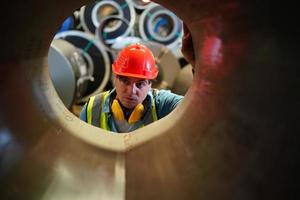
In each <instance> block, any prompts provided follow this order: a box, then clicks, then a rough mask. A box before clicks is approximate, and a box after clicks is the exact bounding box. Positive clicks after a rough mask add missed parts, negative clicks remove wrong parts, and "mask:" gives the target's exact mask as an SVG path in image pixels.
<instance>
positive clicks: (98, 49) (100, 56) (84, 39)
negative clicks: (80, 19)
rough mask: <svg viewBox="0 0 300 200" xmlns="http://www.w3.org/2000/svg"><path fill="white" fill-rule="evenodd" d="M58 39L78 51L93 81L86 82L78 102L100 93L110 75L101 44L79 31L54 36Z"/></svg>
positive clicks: (106, 55)
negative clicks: (66, 42)
mask: <svg viewBox="0 0 300 200" xmlns="http://www.w3.org/2000/svg"><path fill="white" fill-rule="evenodd" d="M58 38H61V39H64V40H66V41H68V42H70V43H72V44H73V45H74V46H76V47H77V48H78V49H79V50H80V52H81V54H82V55H83V57H84V59H85V62H86V63H87V66H88V67H87V69H88V71H89V74H92V76H93V81H92V80H89V81H88V86H87V89H86V91H85V92H84V93H83V94H82V95H81V96H82V98H81V99H79V101H86V100H87V98H88V97H90V96H91V95H94V94H96V93H99V92H101V91H102V90H103V89H104V87H105V86H106V84H107V82H108V80H109V77H110V74H111V67H110V60H109V57H108V54H107V52H106V51H105V49H104V47H103V46H102V45H101V43H100V42H98V41H97V40H95V39H94V38H93V37H91V36H90V35H89V34H87V33H84V32H80V31H66V32H62V33H59V34H57V35H56V36H55V39H58Z"/></svg>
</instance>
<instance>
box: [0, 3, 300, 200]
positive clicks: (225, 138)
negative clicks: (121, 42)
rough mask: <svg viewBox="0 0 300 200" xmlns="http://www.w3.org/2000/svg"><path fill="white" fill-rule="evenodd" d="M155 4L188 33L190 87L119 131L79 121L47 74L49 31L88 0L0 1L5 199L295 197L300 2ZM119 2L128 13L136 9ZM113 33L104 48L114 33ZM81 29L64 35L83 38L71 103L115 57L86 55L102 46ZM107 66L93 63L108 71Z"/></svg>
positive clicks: (0, 186)
mask: <svg viewBox="0 0 300 200" xmlns="http://www.w3.org/2000/svg"><path fill="white" fill-rule="evenodd" d="M100 2H101V1H100ZM110 2H114V3H115V2H117V1H110ZM155 2H157V3H159V4H161V5H163V6H164V7H165V8H167V9H169V10H171V11H172V12H173V13H175V14H176V16H178V17H179V18H180V19H181V20H182V21H183V22H184V23H185V24H186V26H187V27H188V28H189V30H190V32H191V36H192V39H193V40H192V42H191V44H190V45H189V47H190V48H193V49H192V52H193V53H194V55H195V63H194V65H193V69H194V74H193V79H192V83H191V85H190V87H189V89H188V90H187V91H186V93H185V97H184V99H183V101H182V103H181V104H180V105H178V107H176V110H174V112H171V113H170V114H169V115H168V116H166V117H165V118H163V119H161V120H159V121H157V122H154V123H152V124H150V125H148V126H145V127H144V128H142V129H138V130H136V131H133V132H131V133H124V134H112V133H111V132H108V131H105V130H102V129H99V128H97V127H93V126H90V125H89V124H87V123H84V122H82V121H81V120H80V119H79V118H78V117H77V116H76V115H74V114H73V113H72V112H70V110H69V109H68V108H67V107H68V105H71V103H69V104H68V103H65V104H64V103H63V101H62V100H61V99H60V98H59V96H58V92H56V90H55V88H54V84H53V83H54V82H55V81H52V80H51V77H50V74H49V71H50V70H49V67H48V66H49V65H48V63H49V56H48V55H49V47H50V46H51V47H50V51H52V50H53V49H52V47H53V48H56V47H55V46H56V44H54V43H52V42H53V38H54V37H55V36H56V35H58V34H62V35H61V37H64V36H63V34H64V33H67V31H61V32H59V33H58V31H59V29H60V26H61V24H62V23H63V22H64V20H65V19H66V18H68V17H69V16H70V15H72V13H73V12H74V11H75V10H76V9H77V11H79V13H78V12H77V14H80V12H83V11H84V10H85V9H84V10H83V9H81V8H82V6H84V5H95V1H92V0H51V1H42V0H27V1H21V0H15V1H2V2H1V12H0V16H1V19H2V20H1V25H2V27H3V29H2V30H1V37H0V41H1V48H0V89H1V94H0V199H1V200H2V199H3V200H11V199H13V200H15V199H16V200H19V199H29V200H35V199H42V200H69V199H72V200H82V199H84V200H85V199H87V200H99V199H101V200H110V199H113V200H125V199H128V200H141V199H142V200H153V199H162V200H182V199H192V200H194V199H205V200H269V199H271V200H275V199H276V200H277V199H280V200H295V199H300V197H299V196H300V195H299V185H300V183H299V180H300V177H299V167H300V165H299V158H300V142H299V141H300V140H299V131H297V130H299V126H298V124H299V118H300V117H299V113H300V112H299V102H300V100H299V94H298V89H299V85H300V84H299V80H300V79H299V66H300V59H299V44H300V42H299V38H300V37H299V33H300V31H299V26H298V25H297V24H299V17H300V16H299V15H300V12H299V6H298V5H296V4H297V3H298V2H297V1H270V0H252V1H249V0H178V1H174V0H155ZM98 3H99V2H98ZM122 5H124V9H122V10H126V9H128V8H129V5H131V4H130V3H129V4H128V7H127V6H126V7H125V4H122ZM135 10H136V9H135ZM112 12H115V11H112ZM135 12H136V11H135ZM141 13H142V12H141ZM77 14H76V17H78V15H77ZM138 15H139V14H136V21H135V22H136V23H138V22H139V20H137V16H138ZM141 15H142V14H141ZM89 16H90V15H89ZM148 17H150V18H151V15H150V16H148ZM79 18H80V17H79ZM140 18H141V17H140ZM114 19H116V22H112V24H110V23H109V24H110V26H111V27H114V26H113V24H114V23H116V27H119V26H120V25H121V24H122V21H124V22H125V24H130V23H128V21H129V18H127V19H126V20H125V17H123V18H122V19H120V17H115V18H114ZM130 19H131V18H130ZM79 20H80V19H79ZM160 23H165V22H164V21H161V22H160ZM160 23H158V24H160ZM75 24H76V23H75ZM103 24H105V23H103ZM118 24H119V25H118ZM154 24H155V23H154ZM86 26H87V25H86ZM110 26H109V27H110ZM67 27H68V26H67ZM81 27H82V29H84V26H83V25H82V26H81ZM109 27H107V29H104V32H105V34H104V35H103V34H102V36H103V37H102V40H105V38H106V39H108V38H110V37H109V33H110V32H113V30H115V29H114V28H111V29H110V28H109ZM135 27H137V26H135ZM214 28H217V29H214ZM80 29H81V28H80ZM133 30H137V29H133ZM213 30H215V32H213ZM72 31H74V30H72ZM87 32H88V31H82V30H81V34H82V35H84V36H81V35H80V34H78V35H75V36H73V35H72V34H71V35H72V37H71V36H67V38H72V40H73V38H74V37H75V38H76V39H74V40H76V41H77V40H79V39H78V38H80V39H82V40H83V41H84V42H83V43H84V44H83V45H82V46H83V47H84V49H83V50H80V48H76V51H77V52H78V53H72V55H73V57H74V62H75V63H77V64H78V63H79V64H78V65H79V66H83V67H82V68H83V69H84V70H83V72H80V73H79V75H80V76H78V75H76V76H74V75H73V76H71V75H70V74H71V73H72V72H74V71H75V70H73V69H72V70H70V69H68V68H67V67H65V69H67V70H69V71H68V72H67V73H66V74H67V75H68V78H69V79H71V80H72V81H73V83H71V87H73V88H74V87H75V88H77V89H75V92H74V89H73V90H71V91H73V92H72V93H71V95H70V97H71V98H70V99H72V97H73V98H74V95H75V98H74V99H77V100H76V101H78V102H79V101H80V99H83V98H85V97H87V96H89V95H90V94H92V93H93V92H95V91H97V90H98V88H99V87H100V85H101V83H102V81H103V80H104V79H99V80H98V81H99V82H98V84H99V85H95V86H93V87H86V88H91V89H90V90H87V89H84V88H85V86H84V84H81V82H80V81H79V83H78V84H79V85H80V87H77V82H78V80H79V79H78V78H79V77H82V79H81V80H82V81H83V82H82V83H84V82H85V80H88V82H87V83H85V84H86V85H87V84H88V85H93V83H96V79H97V77H96V76H95V75H94V76H93V78H92V76H90V75H91V74H92V71H88V70H87V64H86V63H88V64H89V63H92V62H93V60H92V56H93V55H98V56H99V55H101V54H103V55H107V56H103V60H104V59H107V60H108V62H107V63H109V62H111V61H110V56H112V57H113V54H112V55H110V53H108V52H110V51H109V50H108V49H110V48H112V49H116V48H118V47H116V46H115V47H112V44H113V43H110V42H111V41H108V40H107V45H103V44H101V45H102V47H103V48H99V49H102V51H103V52H101V54H97V53H95V54H92V55H91V54H89V55H88V54H87V52H88V51H92V49H93V51H95V52H99V51H101V50H99V49H98V48H96V47H94V48H92V47H90V46H89V45H87V44H90V45H93V44H94V43H90V42H91V41H98V39H97V40H95V39H94V38H95V36H91V38H92V39H86V37H87V36H86V33H87ZM106 32H107V33H106ZM216 32H217V34H215V35H214V36H215V37H217V38H219V42H220V44H221V46H222V62H220V63H218V65H217V66H216V67H215V68H213V69H210V68H207V66H205V59H203V52H205V51H203V47H205V36H207V35H209V34H211V33H216ZM106 34H107V35H106ZM134 34H135V33H134ZM99 36H100V35H99ZM99 36H98V37H99ZM131 36H134V35H131ZM100 39H101V37H100ZM70 40H71V39H70ZM151 41H153V39H152V40H151ZM63 42H65V41H63ZM63 42H62V43H63ZM69 43H70V42H69ZM69 43H68V44H69ZM78 43H79V42H78ZM97 43H98V42H97ZM100 43H101V42H99V44H100ZM76 44H77V43H76ZM76 44H75V43H74V44H72V43H71V45H69V46H76ZM57 46H59V44H57ZM99 46H100V45H99ZM51 49H52V50H51ZM73 49H74V48H73ZM81 49H82V48H81ZM104 49H105V50H104ZM172 49H173V48H172ZM54 52H55V50H54ZM71 52H74V51H71ZM105 52H106V53H105ZM172 52H173V51H172ZM81 53H83V55H84V56H82V54H81ZM59 54H60V55H57V56H58V57H63V56H62V55H64V54H62V53H59ZM74 54H75V55H74ZM174 54H175V57H177V56H178V55H177V54H176V53H174ZM80 56H81V58H80ZM104 57H106V58H104ZM75 58H76V59H75ZM57 60H59V59H57ZM71 60H72V59H71ZM103 60H102V59H100V60H99V62H103V63H106V61H105V62H104V61H103ZM175 60H176V59H175ZM81 63H83V64H81ZM66 65H67V64H66ZM54 66H56V65H54ZM67 66H69V67H70V65H67ZM72 66H73V65H72ZM74 66H76V65H74ZM95 66H96V65H94V67H95ZM97 66H102V67H103V66H108V65H104V64H103V65H100V64H99V65H98V64H97ZM180 67H181V68H182V66H181V65H180ZM103 68H105V67H103ZM80 69H81V67H80ZM182 69H185V67H183V68H182ZM161 71H162V70H161ZM170 71H172V70H170ZM81 73H82V74H81ZM89 73H90V74H89ZM104 73H105V72H103V74H104ZM58 74H63V73H58ZM167 74H168V73H167ZM167 74H165V75H167ZM103 76H104V75H103ZM74 77H75V78H74ZM83 77H85V78H83ZM106 77H108V78H106V79H105V80H106V81H107V83H106V84H105V83H103V85H101V87H102V88H105V87H107V84H109V79H110V78H109V77H110V76H109V75H106ZM52 79H53V77H52ZM66 79H67V78H66ZM92 79H95V80H94V82H93V81H92ZM165 80H166V79H165ZM75 82H76V83H75ZM100 82H101V83H100ZM173 83H174V82H173ZM72 84H73V85H72ZM168 84H171V83H168ZM74 85H75V86H74ZM162 85H164V84H162ZM101 87H100V88H101ZM167 87H170V86H167ZM79 88H80V89H79ZM81 88H82V89H81ZM77 91H78V93H79V94H80V95H81V96H80V95H79V98H77V97H76V95H77ZM81 91H82V92H81ZM89 93H90V94H89ZM70 102H71V100H70ZM65 105H67V106H65Z"/></svg>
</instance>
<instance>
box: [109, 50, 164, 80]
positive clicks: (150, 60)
mask: <svg viewBox="0 0 300 200" xmlns="http://www.w3.org/2000/svg"><path fill="white" fill-rule="evenodd" d="M112 70H113V72H114V73H115V74H117V75H121V76H129V77H135V78H143V79H154V78H156V76H157V74H158V69H157V68H156V66H155V59H154V56H153V54H152V52H151V51H150V49H148V48H147V47H145V46H144V45H141V44H132V45H129V46H127V47H125V48H124V49H122V50H121V52H120V53H119V55H118V57H117V59H116V60H115V62H114V63H113V65H112Z"/></svg>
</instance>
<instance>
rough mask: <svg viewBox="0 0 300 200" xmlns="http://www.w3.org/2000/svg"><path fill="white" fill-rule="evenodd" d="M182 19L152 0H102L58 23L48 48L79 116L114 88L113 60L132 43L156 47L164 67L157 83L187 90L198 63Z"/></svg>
mask: <svg viewBox="0 0 300 200" xmlns="http://www.w3.org/2000/svg"><path fill="white" fill-rule="evenodd" d="M182 37H183V25H182V21H181V20H180V19H179V18H178V17H177V16H176V15H175V14H174V13H173V12H171V11H170V10H168V9H166V8H164V7H163V6H161V5H159V4H157V3H154V2H151V1H148V0H144V1H141V0H139V1H125V0H120V1H98V2H95V3H91V4H88V5H84V6H82V7H80V8H78V9H76V10H74V12H73V13H71V14H70V16H69V17H67V18H66V19H65V20H64V22H63V23H62V25H61V26H60V27H59V28H58V31H57V33H56V34H55V36H54V37H53V41H52V42H51V45H50V49H49V53H48V65H49V72H50V77H51V80H52V81H53V85H54V87H55V89H56V91H57V93H58V96H59V97H60V98H61V100H62V101H63V103H64V105H65V106H66V107H67V108H68V109H69V110H70V111H71V112H72V113H73V114H75V115H76V116H79V113H80V111H81V109H82V105H83V104H85V103H86V102H87V101H88V99H89V98H90V97H91V96H94V95H96V94H99V93H101V92H104V91H108V90H111V89H112V88H113V87H114V86H113V73H112V70H111V66H112V63H113V61H114V60H115V59H116V57H117V55H118V53H119V52H120V51H121V50H122V49H123V48H124V47H126V46H128V45H129V44H135V43H141V44H143V45H145V46H147V47H148V48H150V49H151V51H152V52H153V54H154V56H155V61H156V66H157V68H158V69H159V74H158V77H157V78H156V79H155V80H154V81H153V84H152V87H153V88H156V89H165V90H169V91H171V92H173V93H176V94H179V95H183V96H184V95H185V93H186V91H187V90H188V88H189V86H190V85H191V83H192V79H193V75H192V66H191V65H190V64H189V63H188V62H187V61H186V59H185V58H184V56H183V55H182V53H181V46H182V44H181V43H182Z"/></svg>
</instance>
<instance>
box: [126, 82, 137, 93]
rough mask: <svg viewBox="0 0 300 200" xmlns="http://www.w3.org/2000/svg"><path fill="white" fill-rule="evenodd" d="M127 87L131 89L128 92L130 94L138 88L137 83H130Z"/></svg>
mask: <svg viewBox="0 0 300 200" xmlns="http://www.w3.org/2000/svg"><path fill="white" fill-rule="evenodd" d="M127 89H128V90H129V91H128V92H129V93H130V94H136V93H137V89H138V88H137V87H136V84H135V83H131V84H129V85H128V87H127Z"/></svg>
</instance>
